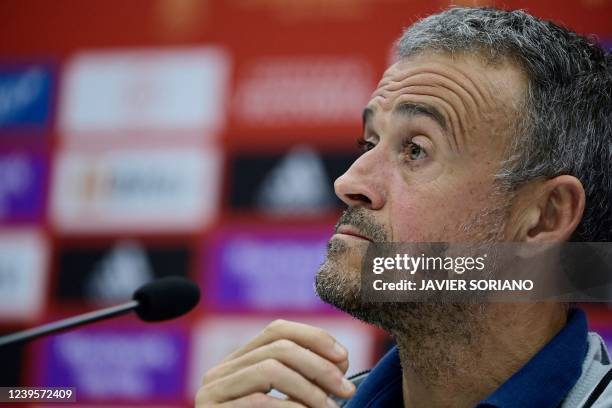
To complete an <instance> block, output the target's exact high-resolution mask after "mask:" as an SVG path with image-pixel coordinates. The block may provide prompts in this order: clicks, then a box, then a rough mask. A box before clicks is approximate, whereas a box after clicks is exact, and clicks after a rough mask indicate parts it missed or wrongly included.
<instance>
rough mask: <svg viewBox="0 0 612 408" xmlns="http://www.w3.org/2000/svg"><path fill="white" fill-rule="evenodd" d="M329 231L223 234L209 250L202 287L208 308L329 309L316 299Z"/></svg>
mask: <svg viewBox="0 0 612 408" xmlns="http://www.w3.org/2000/svg"><path fill="white" fill-rule="evenodd" d="M331 231H332V228H331V226H328V227H322V228H319V229H318V230H313V229H307V230H300V229H277V230H270V229H265V230H262V229H259V230H257V229H254V230H250V231H249V230H245V228H244V227H241V228H240V229H226V230H224V231H222V232H221V233H220V234H219V235H218V236H217V237H216V238H215V239H214V241H213V243H212V245H209V247H208V249H209V252H208V266H207V267H206V269H205V270H204V271H203V279H204V281H205V283H204V286H203V287H207V288H208V293H209V294H208V295H207V298H208V302H209V304H208V307H210V308H213V309H218V310H234V311H236V310H240V311H277V310H283V311H305V312H306V311H324V310H327V311H329V310H331V308H330V307H329V306H327V305H326V304H324V303H323V302H322V301H321V300H320V299H319V298H318V297H317V295H316V294H315V291H314V285H313V284H314V278H315V275H316V272H317V270H318V269H319V266H320V265H321V263H322V262H323V260H324V259H325V254H326V245H327V242H328V240H329V238H330V237H331Z"/></svg>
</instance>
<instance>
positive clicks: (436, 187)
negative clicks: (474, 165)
mask: <svg viewBox="0 0 612 408" xmlns="http://www.w3.org/2000/svg"><path fill="white" fill-rule="evenodd" d="M460 185H461V186H462V187H460V188H451V187H450V186H444V185H440V184H438V183H432V184H429V185H427V186H425V187H423V188H421V187H419V188H411V189H409V190H408V189H404V190H403V191H397V192H394V194H393V198H391V200H390V202H389V204H390V206H389V215H388V216H389V219H388V221H387V222H388V225H390V226H391V234H392V239H393V241H395V242H437V241H441V242H443V241H452V240H453V238H456V237H458V236H459V229H460V227H461V226H462V225H463V223H464V222H465V221H466V220H468V219H470V217H471V216H472V214H474V213H475V212H478V211H479V210H480V209H482V208H484V207H486V206H487V202H486V200H487V197H488V194H487V192H486V191H488V190H486V191H485V188H484V186H483V185H482V184H481V183H478V182H465V183H461V184H460ZM396 197H401V198H396Z"/></svg>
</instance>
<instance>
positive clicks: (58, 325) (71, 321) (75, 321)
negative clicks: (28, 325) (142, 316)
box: [0, 300, 139, 347]
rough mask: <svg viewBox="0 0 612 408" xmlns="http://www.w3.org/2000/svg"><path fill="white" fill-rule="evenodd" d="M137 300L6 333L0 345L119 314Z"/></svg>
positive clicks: (131, 306)
mask: <svg viewBox="0 0 612 408" xmlns="http://www.w3.org/2000/svg"><path fill="white" fill-rule="evenodd" d="M138 306H139V302H138V301H137V300H132V301H130V302H126V303H122V304H120V305H117V306H111V307H107V308H106V309H100V310H96V311H93V312H89V313H83V314H81V315H78V316H74V317H69V318H67V319H64V320H60V321H57V322H53V323H48V324H45V325H43V326H39V327H35V328H33V329H28V330H23V331H20V332H17V333H12V334H8V335H6V336H1V337H0V347H2V346H8V345H10V344H15V343H21V342H23V341H26V340H32V339H35V338H38V337H41V336H44V335H47V334H49V333H56V332H59V331H64V330H67V329H70V328H73V327H77V326H82V325H84V324H87V323H93V322H97V321H98V320H103V319H106V318H108V317H115V316H120V315H123V314H127V313H129V312H131V311H132V310H134V309H136V308H138Z"/></svg>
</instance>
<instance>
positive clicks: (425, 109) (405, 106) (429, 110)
mask: <svg viewBox="0 0 612 408" xmlns="http://www.w3.org/2000/svg"><path fill="white" fill-rule="evenodd" d="M393 113H394V114H399V115H402V116H407V117H413V116H418V115H423V116H427V117H429V118H431V119H433V120H434V121H435V122H436V123H437V124H438V125H439V126H440V127H441V128H442V129H443V130H445V131H446V130H448V128H447V126H446V119H445V118H444V115H442V113H441V112H440V111H439V110H438V109H436V108H434V107H433V106H430V105H423V104H415V103H402V104H400V105H398V106H397V107H395V109H394V110H393ZM373 116H374V110H373V109H372V108H365V109H364V110H363V114H362V121H363V127H364V128H365V127H366V125H367V124H369V123H370V121H371V120H372V117H373Z"/></svg>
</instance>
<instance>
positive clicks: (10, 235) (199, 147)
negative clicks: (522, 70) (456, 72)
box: [0, 0, 612, 407]
mask: <svg viewBox="0 0 612 408" xmlns="http://www.w3.org/2000/svg"><path fill="white" fill-rule="evenodd" d="M453 4H462V5H497V6H504V7H509V8H525V9H527V10H529V11H530V12H532V13H534V14H536V15H539V16H541V17H546V18H550V19H553V20H555V21H557V22H560V23H563V24H565V25H567V26H569V27H571V28H573V29H575V30H577V31H579V32H582V33H592V34H596V35H597V38H598V40H599V41H601V42H602V43H604V44H606V45H607V46H608V47H610V46H612V1H609V0H575V1H556V0H532V1H526V0H505V1H503V2H502V1H498V2H494V1H479V2H474V1H463V2H461V1H459V2H457V1H455V2H453ZM448 5H449V2H448V1H443V0H437V1H420V2H419V1H400V0H225V1H223V0H208V1H206V0H130V1H123V0H87V1H82V0H58V1H47V0H40V1H33V0H4V1H2V2H0V19H1V21H2V23H1V24H0V333H7V332H10V331H14V330H20V329H24V328H27V327H30V326H32V325H35V324H41V323H43V322H47V321H51V320H55V319H58V318H62V317H66V316H69V315H71V314H76V313H81V312H85V311H89V310H91V309H93V308H96V307H102V306H107V305H111V304H113V303H119V302H122V301H124V300H125V299H127V298H129V297H130V296H131V294H132V292H133V290H134V289H135V288H137V287H138V286H140V285H141V284H143V283H145V282H147V281H150V280H152V279H154V278H158V277H163V276H168V275H180V276H186V277H189V278H191V279H193V280H194V281H196V282H197V283H198V284H199V285H200V287H201V288H202V290H203V300H202V302H201V304H200V305H199V306H198V307H197V310H195V311H193V312H191V313H190V314H188V315H187V316H186V317H183V318H181V319H179V320H176V321H173V322H169V323H164V324H156V325H152V324H145V323H141V322H139V321H138V320H137V319H136V318H133V317H124V318H120V319H115V320H112V321H109V322H106V323H101V324H96V325H93V326H89V327H87V328H83V329H80V330H78V331H73V332H70V333H67V334H63V335H61V336H53V337H50V338H48V339H45V340H37V341H34V342H32V343H30V344H29V345H27V346H23V347H12V348H5V349H3V350H0V385H2V386H7V385H24V386H28V385H30V386H32V385H37V386H73V387H76V388H77V395H78V400H79V404H77V405H79V406H96V407H102V406H156V407H162V406H164V407H187V406H192V401H193V396H194V394H195V391H196V389H197V387H198V384H199V383H200V381H201V378H202V375H203V373H204V372H205V371H206V370H207V369H208V368H209V367H211V366H213V365H215V364H216V363H218V362H219V361H220V360H221V358H222V357H223V356H224V355H226V354H227V353H228V352H230V351H231V350H233V349H235V348H236V347H238V346H239V345H241V344H243V343H244V342H246V341H247V340H248V339H250V338H251V337H252V336H254V335H255V334H256V333H258V332H259V331H260V330H261V329H262V328H263V327H264V326H265V325H266V324H267V323H268V322H269V321H271V320H273V319H275V318H278V317H282V318H285V319H296V320H300V321H304V322H309V323H312V324H315V325H318V326H320V327H323V328H325V329H328V330H329V331H331V332H332V333H333V334H334V335H335V336H336V337H337V338H338V339H340V341H341V342H342V343H344V344H345V345H347V346H348V347H349V349H350V354H351V368H350V369H349V372H353V373H354V372H357V371H359V370H362V369H365V368H368V367H370V366H371V365H372V364H373V363H374V362H375V361H376V359H377V358H378V357H379V356H380V355H381V354H382V353H383V352H384V351H385V349H386V348H387V347H388V346H389V344H390V340H389V338H388V337H387V336H386V335H385V334H384V333H381V332H379V331H377V330H374V329H372V328H371V327H367V326H365V325H362V324H360V323H359V322H356V321H354V320H352V319H350V318H348V317H346V316H344V315H342V314H340V313H338V312H335V311H333V310H332V309H331V308H330V307H328V306H326V305H324V304H322V303H321V302H320V301H319V300H318V299H317V298H316V296H315V295H314V292H313V290H312V282H313V277H314V273H315V271H316V270H317V268H318V265H319V264H320V263H321V261H322V259H323V256H324V253H325V245H326V242H327V240H328V238H329V237H330V235H331V233H332V226H333V225H334V223H335V221H336V220H337V218H338V215H339V213H340V211H341V209H342V206H341V202H340V201H339V200H338V199H337V198H336V197H335V196H334V193H333V188H332V182H333V180H334V179H335V178H336V177H338V176H339V175H340V174H342V173H343V172H344V171H345V170H346V169H347V168H348V166H349V165H350V163H351V162H352V161H353V160H354V158H355V157H356V152H357V149H356V144H355V140H356V138H357V137H358V136H359V135H360V130H361V129H360V128H361V117H360V115H361V110H362V108H363V106H364V105H365V103H366V102H367V100H368V97H369V95H370V93H371V92H372V90H373V89H374V87H375V85H376V83H377V82H378V79H379V77H380V75H381V74H382V72H383V71H384V69H385V68H386V66H388V64H389V62H390V61H391V58H392V53H391V51H392V45H393V41H394V40H395V39H396V38H397V37H398V36H399V35H400V34H401V32H402V28H404V27H406V26H407V25H409V24H410V23H411V22H413V21H415V20H416V19H418V18H419V17H422V16H425V15H427V14H429V13H431V12H434V11H437V10H440V9H441V8H444V7H446V6H448ZM586 309H587V311H588V313H589V316H590V322H591V326H592V328H593V329H596V330H598V331H599V332H600V333H601V334H602V335H603V336H605V337H606V339H607V341H608V342H609V343H612V311H611V309H609V308H608V307H607V306H606V305H591V306H586ZM24 406H26V405H24ZM32 406H34V405H32ZM45 406H49V405H45Z"/></svg>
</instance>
